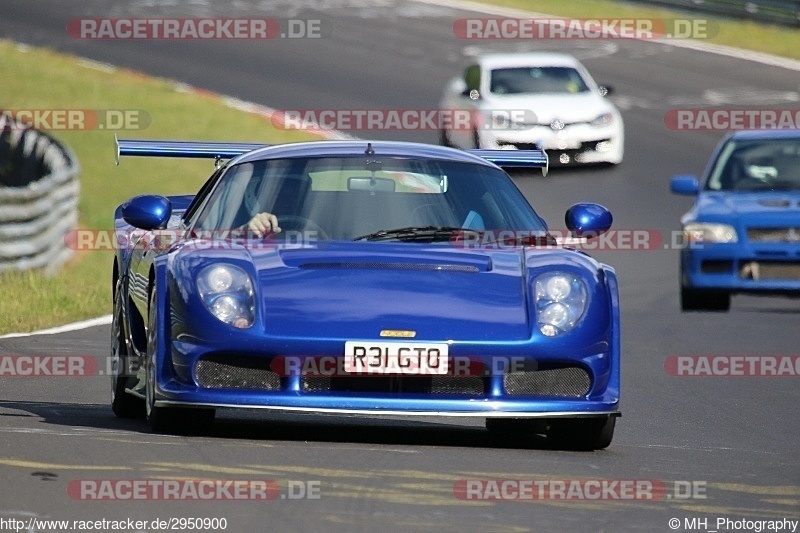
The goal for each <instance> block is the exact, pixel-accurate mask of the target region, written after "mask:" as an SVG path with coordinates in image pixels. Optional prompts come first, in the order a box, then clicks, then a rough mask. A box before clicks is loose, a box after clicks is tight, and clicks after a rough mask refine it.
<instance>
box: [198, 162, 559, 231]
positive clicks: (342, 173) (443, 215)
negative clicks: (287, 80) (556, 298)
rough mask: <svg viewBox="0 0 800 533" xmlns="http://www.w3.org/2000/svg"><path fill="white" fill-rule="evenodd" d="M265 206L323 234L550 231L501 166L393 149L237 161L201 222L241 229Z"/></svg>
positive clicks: (291, 223) (286, 221)
mask: <svg viewBox="0 0 800 533" xmlns="http://www.w3.org/2000/svg"><path fill="white" fill-rule="evenodd" d="M261 212H268V213H272V214H275V215H276V216H277V218H278V223H279V225H280V226H281V228H282V229H284V228H286V229H303V230H314V231H316V232H317V233H318V234H319V239H321V240H326V239H346V240H352V239H358V238H362V239H364V238H366V239H368V240H370V239H371V238H380V240H387V239H396V240H402V241H406V240H415V239H413V238H409V237H413V236H419V235H421V234H422V233H425V234H426V235H428V236H429V237H430V239H429V240H430V242H432V241H435V240H444V241H446V240H447V237H448V235H447V231H452V230H453V229H464V230H475V231H478V232H480V231H483V230H527V231H529V232H532V233H534V234H541V235H545V234H546V228H545V227H544V224H543V223H542V221H541V219H540V218H539V217H538V215H537V214H536V213H535V212H534V210H533V208H532V207H531V206H530V204H528V202H527V200H526V199H525V198H524V196H523V195H522V193H521V192H520V191H519V190H518V189H517V187H516V186H515V185H514V183H513V182H512V181H511V179H510V178H509V177H508V176H507V175H506V174H505V173H504V172H503V171H501V170H499V169H497V168H494V167H491V166H487V165H482V164H475V163H464V162H451V161H445V160H438V159H425V158H392V157H381V158H380V162H375V163H373V164H372V165H367V164H365V159H364V157H363V156H362V157H343V158H338V157H337V158H333V157H319V158H287V159H274V160H262V161H255V162H245V163H240V164H237V165H235V166H233V167H231V168H229V169H227V171H226V172H225V174H224V175H223V176H222V178H221V179H220V182H219V184H218V185H217V186H216V187H215V188H214V191H213V192H212V193H211V195H210V197H209V199H208V201H207V202H206V203H205V205H203V206H202V207H201V209H200V212H199V214H198V217H197V219H196V222H195V225H194V227H195V229H199V230H229V229H237V228H241V227H243V226H245V225H246V224H247V222H248V221H249V220H250V218H251V217H253V215H255V214H257V213H261ZM387 230H388V231H387ZM398 230H401V231H398ZM409 230H411V231H409ZM434 237H436V238H434Z"/></svg>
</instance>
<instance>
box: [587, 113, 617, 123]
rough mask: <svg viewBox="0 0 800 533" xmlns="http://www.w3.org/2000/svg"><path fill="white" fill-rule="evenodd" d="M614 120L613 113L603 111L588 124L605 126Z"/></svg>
mask: <svg viewBox="0 0 800 533" xmlns="http://www.w3.org/2000/svg"><path fill="white" fill-rule="evenodd" d="M612 122H614V115H613V114H612V113H603V114H602V115H600V116H599V117H597V118H596V119H594V120H593V121H591V122H590V123H589V124H591V125H592V126H607V125H609V124H611V123H612Z"/></svg>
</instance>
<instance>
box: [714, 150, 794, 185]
mask: <svg viewBox="0 0 800 533" xmlns="http://www.w3.org/2000/svg"><path fill="white" fill-rule="evenodd" d="M706 188H707V189H709V190H712V191H764V190H772V191H777V190H798V189H800V139H759V140H739V141H737V140H734V139H732V140H730V141H728V142H727V143H726V144H725V146H724V147H723V148H722V150H721V152H720V156H719V157H718V158H717V161H716V164H715V165H714V168H713V169H712V171H711V175H710V176H709V179H708V183H707V185H706Z"/></svg>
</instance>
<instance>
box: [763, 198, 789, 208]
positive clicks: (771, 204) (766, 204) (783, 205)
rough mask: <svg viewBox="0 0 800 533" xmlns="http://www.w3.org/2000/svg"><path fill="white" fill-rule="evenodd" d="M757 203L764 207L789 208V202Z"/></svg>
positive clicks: (765, 201)
mask: <svg viewBox="0 0 800 533" xmlns="http://www.w3.org/2000/svg"><path fill="white" fill-rule="evenodd" d="M758 203H759V204H760V205H763V206H764V207H789V206H790V205H792V204H790V203H789V200H759V201H758Z"/></svg>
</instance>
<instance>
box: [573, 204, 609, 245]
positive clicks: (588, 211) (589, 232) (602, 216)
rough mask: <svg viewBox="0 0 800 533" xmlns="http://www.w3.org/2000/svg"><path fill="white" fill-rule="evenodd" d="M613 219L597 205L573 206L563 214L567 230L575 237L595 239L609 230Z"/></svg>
mask: <svg viewBox="0 0 800 533" xmlns="http://www.w3.org/2000/svg"><path fill="white" fill-rule="evenodd" d="M613 221H614V217H612V216H611V212H610V211H609V210H608V209H606V208H605V207H603V206H602V205H599V204H589V203H586V204H575V205H573V206H572V207H570V208H569V209H567V212H566V213H565V214H564V222H565V223H566V224H567V229H568V230H570V231H571V232H572V234H573V235H574V236H576V237H596V236H598V235H600V234H602V233H605V232H607V231H608V230H609V228H611V223H612V222H613Z"/></svg>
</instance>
